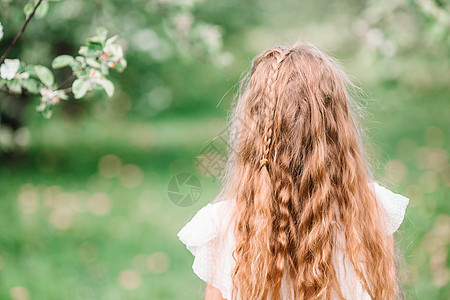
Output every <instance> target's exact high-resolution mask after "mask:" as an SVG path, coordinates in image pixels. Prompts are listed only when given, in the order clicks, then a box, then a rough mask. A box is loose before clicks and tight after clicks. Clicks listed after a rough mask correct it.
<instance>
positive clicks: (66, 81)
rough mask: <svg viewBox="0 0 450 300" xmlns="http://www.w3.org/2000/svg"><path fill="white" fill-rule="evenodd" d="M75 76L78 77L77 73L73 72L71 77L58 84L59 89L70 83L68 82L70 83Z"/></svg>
mask: <svg viewBox="0 0 450 300" xmlns="http://www.w3.org/2000/svg"><path fill="white" fill-rule="evenodd" d="M75 77H76V76H75V74H72V75H70V76H69V77H67V79H66V80H64V82H63V83H61V84H60V85H59V86H58V88H57V90H59V89H61V88H62V87H63V86H65V85H66V84H68V83H69V82H70V81H71V80H72V79H74V78H75Z"/></svg>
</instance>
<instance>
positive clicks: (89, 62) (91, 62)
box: [86, 58, 100, 68]
mask: <svg viewBox="0 0 450 300" xmlns="http://www.w3.org/2000/svg"><path fill="white" fill-rule="evenodd" d="M86 63H87V65H88V66H91V67H93V68H100V64H99V63H98V62H96V61H95V60H94V59H92V58H88V59H86Z"/></svg>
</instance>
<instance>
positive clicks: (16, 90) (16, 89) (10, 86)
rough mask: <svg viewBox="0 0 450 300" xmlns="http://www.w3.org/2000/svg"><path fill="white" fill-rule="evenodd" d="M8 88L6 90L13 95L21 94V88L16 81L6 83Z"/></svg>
mask: <svg viewBox="0 0 450 300" xmlns="http://www.w3.org/2000/svg"><path fill="white" fill-rule="evenodd" d="M6 85H7V86H8V89H9V90H10V92H11V93H13V94H20V93H22V86H21V85H20V82H19V81H18V80H17V79H13V80H11V81H8V82H7V83H6Z"/></svg>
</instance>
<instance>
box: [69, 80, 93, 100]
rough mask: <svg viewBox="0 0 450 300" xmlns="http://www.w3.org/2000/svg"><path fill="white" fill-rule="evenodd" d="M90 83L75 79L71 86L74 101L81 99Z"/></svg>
mask: <svg viewBox="0 0 450 300" xmlns="http://www.w3.org/2000/svg"><path fill="white" fill-rule="evenodd" d="M89 86H90V83H89V81H87V80H86V79H77V80H75V81H74V82H73V84H72V92H73V95H74V97H75V99H80V98H83V97H84V95H86V93H87V91H88V90H89Z"/></svg>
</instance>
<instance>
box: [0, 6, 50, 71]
mask: <svg viewBox="0 0 450 300" xmlns="http://www.w3.org/2000/svg"><path fill="white" fill-rule="evenodd" d="M41 3H42V0H39V2H38V3H37V4H36V6H35V7H34V9H33V11H32V12H31V14H30V15H29V16H28V18H27V19H26V20H25V23H23V26H22V28H21V29H20V31H19V32H18V33H17V35H16V37H15V38H14V40H13V41H12V43H11V45H9V47H8V49H6V51H5V53H4V54H3V56H2V57H1V58H0V65H1V64H3V62H4V61H5V59H6V57H7V56H8V54H9V52H11V50H12V48H13V47H14V45H15V44H16V43H17V41H18V40H19V38H20V37H21V36H22V34H23V33H24V32H25V29H26V28H27V25H28V23H29V22H30V20H31V19H32V18H33V16H34V13H35V12H36V9H37V8H38V7H39V5H41Z"/></svg>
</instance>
